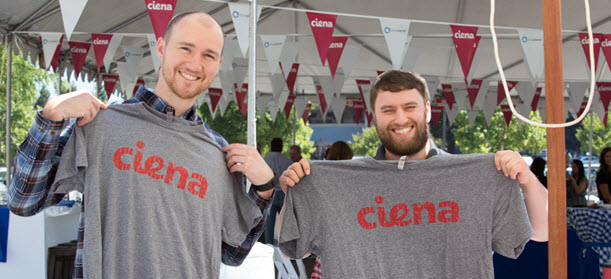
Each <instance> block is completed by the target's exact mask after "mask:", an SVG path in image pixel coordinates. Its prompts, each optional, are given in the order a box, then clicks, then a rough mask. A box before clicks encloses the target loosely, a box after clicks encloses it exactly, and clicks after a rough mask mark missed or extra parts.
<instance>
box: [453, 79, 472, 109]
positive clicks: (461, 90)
mask: <svg viewBox="0 0 611 279" xmlns="http://www.w3.org/2000/svg"><path fill="white" fill-rule="evenodd" d="M452 90H454V101H455V102H456V104H455V105H454V106H457V107H458V108H459V109H463V108H465V102H468V101H469V99H467V95H468V92H467V88H466V87H465V83H464V82H458V83H452ZM466 107H470V105H468V106H466ZM452 108H454V107H452Z"/></svg>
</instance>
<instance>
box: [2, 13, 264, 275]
mask: <svg viewBox="0 0 611 279" xmlns="http://www.w3.org/2000/svg"><path fill="white" fill-rule="evenodd" d="M223 40H224V39H223V31H222V29H221V27H220V26H219V25H218V23H217V22H216V21H215V20H214V19H213V18H212V17H211V16H210V15H208V14H205V13H201V12H192V13H185V14H181V15H177V16H176V17H174V18H173V19H172V21H170V23H169V25H168V27H167V30H166V33H165V35H164V37H163V38H159V39H158V41H157V48H156V53H155V54H153V55H157V56H158V57H159V58H160V59H161V60H162V67H161V72H160V76H159V81H158V82H157V86H156V87H155V89H154V90H149V89H147V88H145V87H140V88H139V90H138V92H137V93H136V95H135V97H134V99H132V100H127V101H125V102H123V103H121V104H113V105H109V106H108V107H106V105H104V104H103V103H102V102H100V101H99V100H98V99H96V98H95V97H93V96H92V95H91V94H89V93H87V92H72V93H67V94H63V95H60V96H57V97H55V98H53V99H51V100H49V101H48V102H47V104H45V106H44V108H43V110H42V111H40V112H38V114H37V116H36V120H35V123H34V124H33V126H32V128H31V129H30V132H29V134H28V136H27V138H26V140H25V142H24V143H23V144H22V145H21V146H20V148H19V150H18V152H17V165H16V172H15V176H14V178H13V180H12V183H11V186H10V196H9V207H10V209H11V211H12V212H14V213H15V214H17V215H21V216H31V215H34V214H37V213H39V212H41V211H42V210H44V209H45V208H47V207H49V206H52V205H54V204H57V203H58V202H59V201H60V200H61V199H62V198H63V197H64V196H65V194H66V193H68V192H70V191H72V190H78V191H80V192H82V193H83V194H84V202H83V205H82V215H81V217H82V220H81V223H80V226H79V234H78V241H79V243H78V250H77V255H76V259H75V269H74V274H73V278H83V277H85V278H218V273H219V268H220V263H221V262H223V263H225V264H228V265H239V264H240V263H241V262H242V261H243V260H244V258H245V257H246V255H247V254H248V252H249V251H250V249H251V248H252V246H253V245H254V243H255V242H256V240H257V239H258V238H259V236H260V235H261V233H262V232H263V230H264V226H265V220H266V218H267V214H268V210H267V209H268V208H269V205H270V204H271V203H270V200H271V198H272V196H273V193H274V186H275V185H274V180H273V177H274V173H273V172H272V170H271V169H270V168H269V167H268V166H267V164H265V161H264V160H263V158H262V157H261V155H260V154H259V153H258V152H257V151H256V149H255V148H254V147H249V146H246V145H243V144H231V145H229V144H228V143H227V141H226V140H225V139H224V138H223V137H222V136H221V135H219V134H218V133H216V132H215V131H213V130H212V129H210V127H209V126H208V125H207V124H205V123H204V122H203V121H202V119H201V117H200V116H199V115H197V105H196V104H195V100H196V98H197V96H198V95H199V94H201V93H202V92H203V91H204V90H206V89H207V88H208V87H209V86H210V84H211V83H212V80H213V79H214V77H215V76H216V74H217V72H218V70H219V67H220V65H221V62H222V57H221V52H222V49H223V42H224V41H223ZM100 109H102V110H101V111H100ZM74 118H78V121H75V119H74ZM71 119H72V120H71ZM242 174H243V175H244V176H246V178H248V179H249V180H250V181H251V182H252V183H253V187H252V188H251V190H250V191H249V192H248V193H246V192H245V189H244V181H243V175H242Z"/></svg>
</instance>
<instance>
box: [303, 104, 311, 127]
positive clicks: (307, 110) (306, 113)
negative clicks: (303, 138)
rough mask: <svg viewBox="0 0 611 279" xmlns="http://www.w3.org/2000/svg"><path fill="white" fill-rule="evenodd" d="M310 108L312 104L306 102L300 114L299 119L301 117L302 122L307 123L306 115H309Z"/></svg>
mask: <svg viewBox="0 0 611 279" xmlns="http://www.w3.org/2000/svg"><path fill="white" fill-rule="evenodd" d="M311 109H312V104H308V105H307V106H306V108H305V110H304V111H303V114H302V115H301V119H303V124H306V123H308V116H310V110H311Z"/></svg>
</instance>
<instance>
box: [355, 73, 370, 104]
mask: <svg viewBox="0 0 611 279" xmlns="http://www.w3.org/2000/svg"><path fill="white" fill-rule="evenodd" d="M370 84H371V82H370V81H369V80H368V79H357V80H356V86H357V87H358V88H359V93H361V100H363V105H365V109H368V108H367V100H365V95H363V88H362V86H366V87H367V88H370Z"/></svg>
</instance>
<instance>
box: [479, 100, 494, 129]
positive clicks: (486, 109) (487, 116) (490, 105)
mask: <svg viewBox="0 0 611 279" xmlns="http://www.w3.org/2000/svg"><path fill="white" fill-rule="evenodd" d="M482 95H484V97H485V100H484V104H483V105H482V113H483V114H484V120H485V121H486V125H487V126H488V127H490V121H491V120H492V116H494V111H495V110H496V93H488V94H482Z"/></svg>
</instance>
